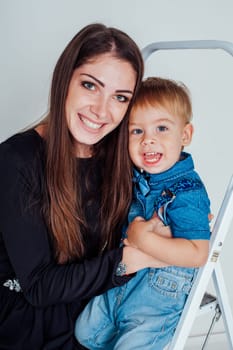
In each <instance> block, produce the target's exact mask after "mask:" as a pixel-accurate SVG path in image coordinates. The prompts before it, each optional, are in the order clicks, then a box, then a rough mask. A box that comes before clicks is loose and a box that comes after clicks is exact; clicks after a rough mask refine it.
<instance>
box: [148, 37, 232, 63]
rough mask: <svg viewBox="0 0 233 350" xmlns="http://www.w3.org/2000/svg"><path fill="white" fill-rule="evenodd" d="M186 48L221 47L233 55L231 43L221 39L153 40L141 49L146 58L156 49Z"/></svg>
mask: <svg viewBox="0 0 233 350" xmlns="http://www.w3.org/2000/svg"><path fill="white" fill-rule="evenodd" d="M184 49H185V50H186V49H222V50H224V51H225V52H227V53H229V54H230V55H232V56H233V43H232V42H230V41H223V40H184V41H160V42H154V43H151V44H149V45H147V46H145V47H144V48H143V49H142V51H141V52H142V56H143V59H144V60H146V59H147V58H148V57H149V56H150V55H151V54H152V53H154V52H156V51H158V50H184Z"/></svg>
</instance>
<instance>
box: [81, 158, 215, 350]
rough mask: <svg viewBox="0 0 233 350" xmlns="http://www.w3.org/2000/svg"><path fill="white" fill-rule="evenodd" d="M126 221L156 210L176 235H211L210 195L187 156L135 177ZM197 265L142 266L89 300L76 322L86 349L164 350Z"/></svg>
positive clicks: (147, 214) (194, 236)
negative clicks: (124, 281) (162, 169)
mask: <svg viewBox="0 0 233 350" xmlns="http://www.w3.org/2000/svg"><path fill="white" fill-rule="evenodd" d="M133 181H134V183H135V186H134V199H133V202H132V205H131V208H130V211H129V216H128V222H131V221H132V220H133V219H134V217H135V216H138V215H140V216H143V217H144V218H146V219H149V218H151V216H152V215H153V213H154V211H156V212H158V213H159V215H160V217H161V218H162V219H163V221H164V222H165V224H167V225H170V226H171V230H172V234H173V235H174V237H184V238H187V239H209V237H210V230H209V222H208V214H209V213H210V207H209V199H208V196H207V193H206V190H205V187H204V185H203V183H202V182H201V179H200V177H199V176H198V174H197V173H196V172H195V171H194V165H193V160H192V157H191V155H189V154H187V153H182V160H181V161H179V162H178V163H176V164H175V165H174V166H173V167H172V168H171V169H169V170H167V171H165V172H163V173H161V174H156V175H151V174H147V173H142V174H141V173H139V172H138V171H137V170H136V169H135V172H134V179H133ZM196 273H197V269H195V268H183V267H175V266H169V267H164V268H157V269H154V268H150V269H144V270H141V271H139V272H138V273H137V275H136V276H135V277H134V278H133V279H131V280H130V281H129V282H128V283H127V284H126V285H124V286H122V287H118V288H114V289H112V290H109V291H108V292H106V293H105V294H104V295H101V296H98V297H96V298H94V299H92V300H91V301H90V303H89V304H88V305H87V307H86V308H85V309H84V311H83V312H82V314H81V315H80V316H79V318H78V319H77V321H76V325H75V336H76V337H77V339H78V340H79V341H80V342H81V343H82V344H83V345H84V346H86V347H87V348H88V349H91V350H95V349H103V350H110V349H111V350H112V349H114V350H136V349H140V350H141V349H143V350H162V349H163V348H164V347H165V346H166V345H167V344H168V343H169V342H170V341H171V338H172V336H173V334H174V331H175V328H176V326H177V323H178V321H179V318H180V315H181V313H182V310H183V308H184V305H185V301H186V299H187V296H188V293H189V291H190V289H191V287H192V284H193V281H194V279H195V276H196Z"/></svg>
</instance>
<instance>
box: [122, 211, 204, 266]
mask: <svg viewBox="0 0 233 350" xmlns="http://www.w3.org/2000/svg"><path fill="white" fill-rule="evenodd" d="M158 227H160V229H159V230H158ZM158 232H159V234H158ZM127 237H128V243H129V244H130V245H133V246H135V247H137V248H138V249H140V250H142V251H143V252H145V253H147V254H149V255H151V256H153V257H155V258H156V259H158V260H159V261H161V262H164V263H166V264H167V265H176V266H185V267H199V266H202V265H204V264H205V262H206V260H207V258H208V253H209V241H208V240H204V239H196V240H189V239H185V238H172V237H168V235H167V227H166V226H164V233H163V232H162V226H161V221H160V220H159V219H158V218H156V217H155V218H152V219H150V220H149V221H145V220H144V219H143V218H136V219H135V220H134V221H133V222H132V223H131V224H130V225H129V227H128V230H127Z"/></svg>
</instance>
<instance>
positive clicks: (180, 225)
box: [128, 152, 210, 240]
mask: <svg viewBox="0 0 233 350" xmlns="http://www.w3.org/2000/svg"><path fill="white" fill-rule="evenodd" d="M133 182H134V191H133V201H132V204H131V207H130V210H129V214H128V223H130V222H131V221H132V220H133V219H134V218H135V217H136V216H142V217H144V218H145V219H150V218H151V217H152V215H153V213H154V212H156V213H157V214H158V215H159V217H160V218H161V219H162V220H163V222H164V224H165V225H169V226H170V227H171V231H172V235H173V237H180V238H181V237H182V238H186V239H207V240H209V238H210V227H209V220H208V214H209V213H210V201H209V198H208V194H207V192H206V189H205V186H204V184H203V182H202V181H201V179H200V177H199V175H198V174H197V172H196V171H195V170H194V163H193V159H192V156H191V155H190V154H188V153H185V152H182V153H181V157H180V160H179V161H178V162H177V163H176V164H174V165H173V166H172V167H171V168H170V169H168V170H166V171H164V172H162V173H159V174H149V173H147V172H142V173H140V172H139V171H138V170H137V169H136V168H135V169H134V177H133Z"/></svg>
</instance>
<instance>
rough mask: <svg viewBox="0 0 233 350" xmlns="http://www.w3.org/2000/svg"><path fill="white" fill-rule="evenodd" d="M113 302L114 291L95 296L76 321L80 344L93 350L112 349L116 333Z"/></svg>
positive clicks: (76, 332) (76, 331)
mask: <svg viewBox="0 0 233 350" xmlns="http://www.w3.org/2000/svg"><path fill="white" fill-rule="evenodd" d="M110 292H111V293H110ZM109 294H110V295H111V296H110V295H109ZM109 298H110V299H109ZM113 304H114V295H113V293H112V291H109V292H107V293H105V294H103V295H100V296H97V297H95V298H93V299H92V300H91V301H90V302H89V303H88V304H87V306H86V307H85V309H84V310H83V312H82V313H81V314H80V315H79V317H78V318H77V320H76V323H75V330H74V333H75V337H76V338H77V339H78V341H79V343H80V344H82V345H84V346H85V347H87V348H88V349H91V350H96V349H98V350H100V349H103V350H107V349H112V345H111V340H112V338H114V336H115V333H116V329H115V326H114V323H113V322H112V311H113V310H112V308H113Z"/></svg>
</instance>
